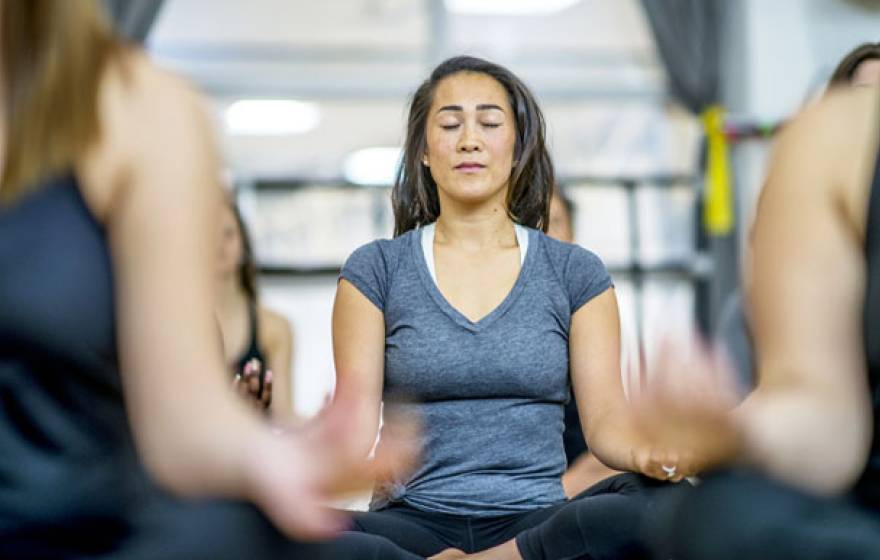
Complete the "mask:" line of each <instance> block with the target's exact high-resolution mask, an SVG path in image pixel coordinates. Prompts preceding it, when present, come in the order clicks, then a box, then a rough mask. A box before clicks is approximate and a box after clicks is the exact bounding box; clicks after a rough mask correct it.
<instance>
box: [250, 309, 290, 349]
mask: <svg viewBox="0 0 880 560" xmlns="http://www.w3.org/2000/svg"><path fill="white" fill-rule="evenodd" d="M258 320H259V322H260V332H261V333H263V338H264V340H265V341H266V344H269V345H277V344H285V343H288V344H289V343H290V341H291V339H292V337H293V328H292V327H291V325H290V321H288V320H287V317H285V316H284V315H282V314H280V313H278V312H277V311H273V310H272V309H269V308H267V307H264V306H262V305H261V306H260V308H259V311H258Z"/></svg>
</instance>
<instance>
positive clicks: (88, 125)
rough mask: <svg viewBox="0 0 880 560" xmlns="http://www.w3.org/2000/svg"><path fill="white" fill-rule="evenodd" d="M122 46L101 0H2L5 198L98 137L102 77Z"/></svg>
mask: <svg viewBox="0 0 880 560" xmlns="http://www.w3.org/2000/svg"><path fill="white" fill-rule="evenodd" d="M120 50H121V43H120V41H119V40H118V39H117V38H116V37H115V35H114V34H113V32H112V29H111V27H110V25H109V23H108V22H107V20H106V19H105V15H104V13H103V9H102V7H101V6H99V4H98V3H97V1H96V0H24V1H23V0H7V1H3V2H0V72H2V87H3V113H4V115H5V117H6V122H7V128H6V138H5V141H6V146H5V152H4V154H3V172H2V176H0V204H4V203H9V202H11V201H13V200H15V199H17V198H19V197H20V196H22V195H23V194H25V193H26V192H28V191H29V190H32V189H34V188H36V186H37V185H38V184H39V182H40V181H41V180H44V179H46V178H48V177H51V176H52V175H55V174H58V173H60V172H63V171H64V170H66V169H68V168H70V167H72V166H73V165H74V164H75V163H76V162H77V161H78V160H79V159H80V157H81V156H82V155H83V154H84V153H85V152H86V151H87V150H88V149H89V148H90V147H91V146H92V144H93V143H94V142H95V141H96V140H97V138H98V136H99V133H100V130H99V128H100V124H99V122H98V92H99V87H100V83H101V78H102V76H103V73H104V69H105V67H106V65H107V63H108V61H109V60H111V58H112V57H113V56H114V54H116V53H117V52H119V51H120Z"/></svg>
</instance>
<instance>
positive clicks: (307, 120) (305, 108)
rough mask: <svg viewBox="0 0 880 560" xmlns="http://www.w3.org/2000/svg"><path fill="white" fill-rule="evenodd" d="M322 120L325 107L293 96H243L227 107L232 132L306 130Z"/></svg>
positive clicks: (264, 132) (284, 132)
mask: <svg viewBox="0 0 880 560" xmlns="http://www.w3.org/2000/svg"><path fill="white" fill-rule="evenodd" d="M320 121H321V111H320V109H319V108H318V106H317V105H316V104H315V103H306V102H304V101H294V100H292V99H242V100H240V101H236V102H235V103H233V104H232V105H230V106H229V107H228V108H227V109H226V130H227V131H228V132H229V133H230V134H238V135H267V136H268V135H281V134H302V133H304V132H308V131H310V130H312V129H314V128H315V127H317V126H318V123H319V122H320Z"/></svg>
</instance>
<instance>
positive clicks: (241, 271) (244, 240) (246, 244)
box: [226, 196, 257, 304]
mask: <svg viewBox="0 0 880 560" xmlns="http://www.w3.org/2000/svg"><path fill="white" fill-rule="evenodd" d="M226 203H227V204H228V205H229V209H230V210H231V211H232V215H233V216H234V217H235V225H236V227H238V236H239V238H240V239H241V262H239V263H238V285H239V286H241V289H242V290H244V293H245V295H246V296H247V298H248V301H250V302H251V303H252V304H256V303H257V261H256V259H255V258H254V246H253V243H251V236H250V233H249V232H248V229H247V226H246V225H245V223H244V219H242V217H241V210H239V209H238V204H236V203H235V200H234V199H233V198H232V197H231V196H229V197H227V199H226Z"/></svg>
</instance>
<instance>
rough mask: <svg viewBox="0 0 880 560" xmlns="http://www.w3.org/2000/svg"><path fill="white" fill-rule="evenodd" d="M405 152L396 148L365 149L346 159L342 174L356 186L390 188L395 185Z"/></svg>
mask: <svg viewBox="0 0 880 560" xmlns="http://www.w3.org/2000/svg"><path fill="white" fill-rule="evenodd" d="M402 155H403V150H402V149H401V148H396V147H373V148H364V149H362V150H357V151H355V152H352V153H351V154H349V155H348V157H346V158H345V163H343V165H342V173H343V176H344V177H345V179H346V180H347V181H348V182H350V183H354V184H356V185H366V186H390V185H392V184H394V179H395V177H396V176H397V169H398V168H399V167H400V160H401V156H402Z"/></svg>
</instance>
